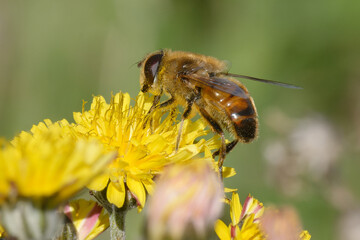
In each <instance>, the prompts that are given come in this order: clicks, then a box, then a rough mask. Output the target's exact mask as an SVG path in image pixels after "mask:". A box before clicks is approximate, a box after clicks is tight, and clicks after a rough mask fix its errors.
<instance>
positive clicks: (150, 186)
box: [142, 179, 155, 195]
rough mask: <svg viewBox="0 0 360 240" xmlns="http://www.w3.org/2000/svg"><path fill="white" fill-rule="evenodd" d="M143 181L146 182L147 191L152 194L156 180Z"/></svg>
mask: <svg viewBox="0 0 360 240" xmlns="http://www.w3.org/2000/svg"><path fill="white" fill-rule="evenodd" d="M142 183H143V184H144V187H145V189H146V191H147V192H148V193H149V194H150V195H152V194H153V192H154V184H155V183H154V181H153V180H152V179H147V180H146V181H142Z"/></svg>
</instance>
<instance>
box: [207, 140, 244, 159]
mask: <svg viewBox="0 0 360 240" xmlns="http://www.w3.org/2000/svg"><path fill="white" fill-rule="evenodd" d="M238 142H239V140H238V139H235V140H233V141H232V142H230V143H228V144H226V154H228V153H229V152H230V151H231V150H232V149H233V148H234V147H235V146H236V144H237V143H238ZM219 153H220V150H217V151H216V152H214V153H213V155H212V156H213V158H214V157H216V156H217V155H219Z"/></svg>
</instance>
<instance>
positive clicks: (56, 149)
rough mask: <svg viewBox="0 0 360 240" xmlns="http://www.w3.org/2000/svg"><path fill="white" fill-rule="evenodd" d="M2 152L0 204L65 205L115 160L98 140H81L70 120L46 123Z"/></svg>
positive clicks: (36, 127) (0, 163)
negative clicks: (19, 201) (27, 201)
mask: <svg viewBox="0 0 360 240" xmlns="http://www.w3.org/2000/svg"><path fill="white" fill-rule="evenodd" d="M31 132H32V133H28V132H22V133H21V134H20V135H19V136H17V137H16V138H15V139H14V140H13V141H12V142H11V144H5V145H4V146H3V147H2V148H1V149H0V169H1V171H0V202H1V201H4V200H10V201H12V200H13V198H14V197H15V198H16V197H21V198H28V199H31V200H32V201H33V202H34V203H36V204H39V205H41V206H44V205H45V206H48V207H54V206H57V205H58V204H59V203H62V202H64V201H65V200H67V199H68V198H69V197H71V196H72V195H74V194H75V193H76V192H78V191H79V190H81V189H82V188H83V187H84V186H85V185H86V184H89V183H90V182H91V180H92V179H93V178H94V177H95V176H97V175H98V174H99V173H101V172H102V171H104V168H105V166H106V165H107V164H108V163H109V162H110V160H111V159H112V158H114V154H107V155H104V154H103V152H104V149H103V145H102V144H100V143H99V142H98V141H96V140H85V139H79V140H77V139H76V138H74V137H73V136H71V135H70V134H69V133H70V132H71V128H70V126H69V124H68V123H67V122H66V121H61V122H57V123H54V124H53V123H51V121H50V120H45V123H40V124H39V125H38V126H34V127H33V128H32V130H31Z"/></svg>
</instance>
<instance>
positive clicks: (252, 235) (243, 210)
mask: <svg viewBox="0 0 360 240" xmlns="http://www.w3.org/2000/svg"><path fill="white" fill-rule="evenodd" d="M263 211H264V207H263V205H262V203H260V202H259V201H258V200H256V199H254V198H253V197H251V196H250V195H249V196H248V197H247V198H246V200H245V202H244V205H243V206H241V204H240V199H239V195H238V194H237V193H233V194H232V198H231V201H230V217H231V223H230V224H229V226H226V224H225V223H224V222H223V221H221V220H217V222H216V223H215V232H216V234H217V235H218V237H219V238H220V239H221V240H232V239H236V240H247V239H249V240H250V239H251V240H261V239H265V237H264V235H263V233H262V232H261V230H260V228H259V224H258V222H259V218H260V217H261V215H262V214H263Z"/></svg>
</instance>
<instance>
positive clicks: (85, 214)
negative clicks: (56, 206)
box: [64, 199, 109, 240]
mask: <svg viewBox="0 0 360 240" xmlns="http://www.w3.org/2000/svg"><path fill="white" fill-rule="evenodd" d="M64 212H65V214H66V216H67V217H68V218H69V219H70V220H71V222H72V223H73V224H74V227H75V228H76V232H77V237H78V239H79V240H91V239H94V238H95V237H97V236H98V235H99V234H100V233H102V232H103V231H105V230H106V229H107V228H108V227H109V215H108V214H107V213H105V210H104V209H103V208H102V207H101V206H100V205H99V204H97V203H96V202H94V201H89V200H85V199H77V200H74V201H71V202H70V203H69V204H68V205H66V207H65V209H64Z"/></svg>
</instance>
